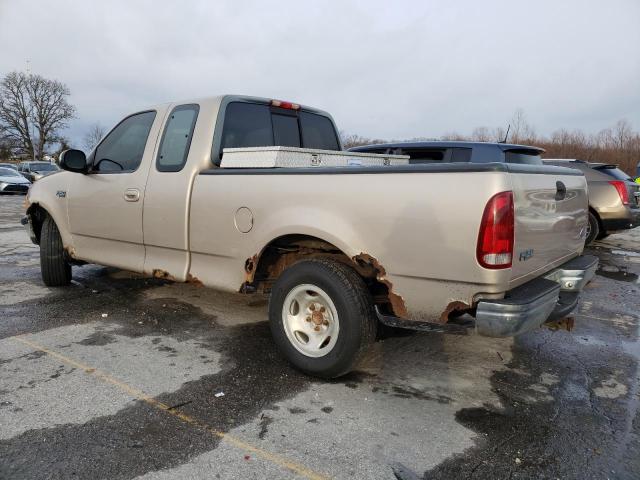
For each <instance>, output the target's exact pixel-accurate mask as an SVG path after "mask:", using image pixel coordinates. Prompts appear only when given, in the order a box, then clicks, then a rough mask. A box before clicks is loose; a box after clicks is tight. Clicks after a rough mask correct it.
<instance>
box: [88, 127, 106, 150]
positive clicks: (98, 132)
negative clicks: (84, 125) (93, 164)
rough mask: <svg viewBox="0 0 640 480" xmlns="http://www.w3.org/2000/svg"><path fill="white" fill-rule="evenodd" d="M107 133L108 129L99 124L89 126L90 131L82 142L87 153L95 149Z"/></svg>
mask: <svg viewBox="0 0 640 480" xmlns="http://www.w3.org/2000/svg"><path fill="white" fill-rule="evenodd" d="M105 133H107V131H106V129H105V128H104V127H103V126H102V125H100V124H99V123H97V122H96V123H93V124H91V126H89V130H88V131H87V133H86V134H85V135H84V139H83V140H82V144H83V146H84V148H85V149H86V150H87V151H90V150H92V149H93V147H95V146H96V145H97V144H98V142H100V140H102V137H104V134H105Z"/></svg>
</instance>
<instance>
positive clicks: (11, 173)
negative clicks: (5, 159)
mask: <svg viewBox="0 0 640 480" xmlns="http://www.w3.org/2000/svg"><path fill="white" fill-rule="evenodd" d="M21 176H22V175H20V174H19V173H18V172H16V171H15V170H14V169H12V168H5V167H0V177H21Z"/></svg>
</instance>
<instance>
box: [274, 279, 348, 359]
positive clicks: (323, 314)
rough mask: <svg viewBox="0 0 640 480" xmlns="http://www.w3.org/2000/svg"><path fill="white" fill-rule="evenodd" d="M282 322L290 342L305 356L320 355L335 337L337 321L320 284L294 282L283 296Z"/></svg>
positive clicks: (331, 345)
mask: <svg viewBox="0 0 640 480" xmlns="http://www.w3.org/2000/svg"><path fill="white" fill-rule="evenodd" d="M282 324H283V326H284V331H285V333H286V334H287V338H288V339H289V342H290V343H291V345H293V346H294V347H295V349H296V350H298V351H299V352H300V353H302V354H303V355H305V356H307V357H313V358H318V357H324V356H325V355H327V354H328V353H329V352H330V351H331V350H333V347H335V345H336V341H337V340H338V333H339V331H340V322H339V320H338V312H337V311H336V307H335V305H334V304H333V301H332V300H331V297H330V296H329V295H328V294H327V292H325V291H324V290H322V289H321V288H320V287H318V286H316V285H311V284H308V283H307V284H303V285H298V286H297V287H295V288H293V289H292V290H291V291H290V292H289V293H288V294H287V296H286V298H285V299H284V304H283V306H282Z"/></svg>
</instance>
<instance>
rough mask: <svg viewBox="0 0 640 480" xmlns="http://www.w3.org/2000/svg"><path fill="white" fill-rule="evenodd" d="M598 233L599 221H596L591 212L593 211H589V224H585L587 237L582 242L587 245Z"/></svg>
mask: <svg viewBox="0 0 640 480" xmlns="http://www.w3.org/2000/svg"><path fill="white" fill-rule="evenodd" d="M603 233H604V232H603ZM599 235H600V222H598V218H597V217H596V216H595V215H594V214H593V212H589V225H588V226H587V239H586V240H585V242H584V243H585V245H589V244H590V243H591V242H593V241H594V240H595V239H596V238H598V236H599Z"/></svg>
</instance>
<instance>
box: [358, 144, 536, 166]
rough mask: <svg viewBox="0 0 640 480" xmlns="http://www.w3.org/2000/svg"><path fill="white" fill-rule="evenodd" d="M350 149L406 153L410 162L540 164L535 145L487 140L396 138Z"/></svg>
mask: <svg viewBox="0 0 640 480" xmlns="http://www.w3.org/2000/svg"><path fill="white" fill-rule="evenodd" d="M349 151H351V152H366V153H385V154H394V155H408V156H409V159H410V160H409V163H412V164H417V163H449V162H454V163H459V162H463V163H464V162H466V163H494V162H500V163H519V164H529V165H542V159H541V158H540V154H541V153H543V152H544V150H543V149H541V148H538V147H530V146H527V145H515V144H511V143H490V142H461V141H452V142H442V141H430V142H397V143H382V144H378V145H363V146H361V147H353V148H350V149H349Z"/></svg>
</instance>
